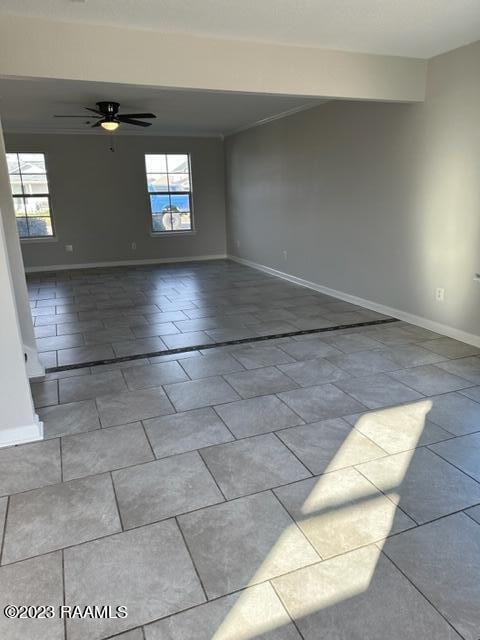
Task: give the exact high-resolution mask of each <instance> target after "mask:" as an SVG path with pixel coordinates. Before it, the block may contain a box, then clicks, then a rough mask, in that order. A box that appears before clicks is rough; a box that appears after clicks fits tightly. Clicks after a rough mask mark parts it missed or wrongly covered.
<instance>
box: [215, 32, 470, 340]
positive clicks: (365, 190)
mask: <svg viewBox="0 0 480 640" xmlns="http://www.w3.org/2000/svg"><path fill="white" fill-rule="evenodd" d="M479 68H480V43H475V44H474V45H470V46H468V47H463V48H461V49H458V50H456V51H453V52H450V53H448V54H445V55H442V56H439V57H438V58H435V59H433V60H432V61H430V63H429V68H428V87H427V97H426V101H425V103H422V104H418V105H406V104H387V103H368V102H363V103H359V102H330V103H327V104H325V105H322V106H320V107H318V108H316V109H314V110H311V111H308V112H303V113H300V114H296V115H294V116H291V117H288V118H284V119H282V120H278V121H276V122H272V123H269V124H266V125H264V126H261V127H257V128H254V129H251V130H249V131H245V132H242V133H239V134H237V135H235V136H232V137H229V138H228V139H227V140H226V167H227V217H228V224H227V228H228V242H229V251H230V253H231V254H234V255H238V256H240V257H243V258H246V259H248V260H251V261H253V262H256V263H260V264H263V265H266V266H269V267H272V268H275V269H279V270H280V271H283V272H287V273H289V274H292V275H294V276H297V277H300V278H304V279H306V280H310V281H313V282H316V283H319V284H322V285H325V286H328V287H331V288H333V289H336V290H339V291H342V292H345V293H349V294H352V295H355V296H359V297H362V298H365V299H369V300H371V301H374V302H377V303H381V304H384V305H388V306H391V307H395V308H397V309H400V310H402V311H404V312H409V313H412V314H415V315H417V316H421V317H424V318H427V319H430V320H434V321H437V322H440V323H442V324H445V325H448V326H451V327H454V328H456V329H459V330H461V331H464V332H468V333H472V334H475V335H477V336H478V335H480V313H479V310H480V307H479V300H480V283H478V282H474V281H473V277H474V274H475V272H476V271H480V251H479V249H480V115H479V114H480V82H479V75H478V69H479ZM238 243H239V246H238ZM284 250H286V251H287V259H286V260H285V259H284V256H283V251H284ZM436 287H444V288H445V296H446V298H445V301H444V302H443V303H438V302H436V301H435V297H434V292H435V288H436Z"/></svg>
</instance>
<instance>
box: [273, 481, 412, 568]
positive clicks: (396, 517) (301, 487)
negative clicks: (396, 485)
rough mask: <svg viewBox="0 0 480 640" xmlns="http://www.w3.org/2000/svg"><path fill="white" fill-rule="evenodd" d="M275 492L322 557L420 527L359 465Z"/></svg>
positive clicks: (329, 556)
mask: <svg viewBox="0 0 480 640" xmlns="http://www.w3.org/2000/svg"><path fill="white" fill-rule="evenodd" d="M275 494H276V495H277V496H278V498H279V499H280V501H281V502H282V504H283V506H284V507H285V508H286V509H287V511H288V512H289V513H290V515H291V516H292V518H293V519H294V520H295V521H296V522H297V524H298V526H299V527H300V529H301V530H302V531H303V532H304V534H305V535H306V536H307V538H308V539H309V541H310V542H311V543H312V545H313V546H314V547H315V549H316V550H317V551H318V553H319V554H320V556H321V557H322V558H331V557H332V556H335V555H338V554H340V553H345V552H346V551H351V550H352V549H357V548H358V547H362V546H364V545H366V544H370V543H372V542H377V541H379V540H383V539H384V538H387V537H388V536H389V535H391V534H393V533H398V532H400V531H404V530H405V529H409V528H411V527H414V526H415V522H414V521H413V520H411V519H410V518H409V517H408V516H406V515H405V514H404V513H402V511H400V510H399V509H397V507H396V505H395V503H394V502H393V501H392V500H389V499H388V498H387V497H386V496H384V495H382V494H381V493H380V491H378V489H377V488H376V487H375V486H374V485H372V484H371V483H370V482H369V481H368V480H366V479H365V478H364V477H363V476H362V475H361V474H360V473H359V472H358V471H356V470H355V469H343V470H341V471H334V472H333V473H327V474H326V475H324V476H322V477H320V478H308V479H307V480H302V481H301V482H295V483H294V484H290V485H288V486H286V487H280V488H279V489H275Z"/></svg>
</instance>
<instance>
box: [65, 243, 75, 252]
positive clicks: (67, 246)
mask: <svg viewBox="0 0 480 640" xmlns="http://www.w3.org/2000/svg"><path fill="white" fill-rule="evenodd" d="M65 251H68V253H72V251H73V244H66V245H65Z"/></svg>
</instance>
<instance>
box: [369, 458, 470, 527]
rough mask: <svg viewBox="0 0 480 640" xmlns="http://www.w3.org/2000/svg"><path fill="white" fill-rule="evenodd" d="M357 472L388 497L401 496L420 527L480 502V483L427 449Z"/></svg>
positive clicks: (402, 504)
mask: <svg viewBox="0 0 480 640" xmlns="http://www.w3.org/2000/svg"><path fill="white" fill-rule="evenodd" d="M357 468H358V469H359V471H360V472H361V473H363V475H364V476H365V477H366V478H368V480H370V482H373V484H374V485H375V486H376V487H378V488H379V489H380V490H381V491H383V492H384V493H386V494H387V495H388V494H393V495H398V496H399V505H400V507H401V508H402V509H403V510H404V511H405V512H406V513H407V514H408V515H409V516H410V517H411V518H413V519H414V520H415V521H416V522H418V523H420V524H421V523H424V522H428V521H429V520H433V519H434V518H439V517H441V516H445V515H447V514H449V513H453V512H454V511H459V510H460V509H465V508H467V507H470V506H473V505H474V504H477V503H479V502H480V485H479V484H478V482H475V480H472V479H471V478H469V477H468V476H466V475H465V474H464V473H462V472H461V471H458V469H455V467H452V465H450V464H448V462H445V461H444V460H442V459H441V458H439V457H438V456H437V455H435V454H434V453H432V452H431V451H428V449H425V448H421V449H415V450H413V451H407V452H404V453H397V454H395V455H392V456H388V457H387V458H381V459H379V460H373V461H372V462H367V463H365V464H362V465H359V466H358V467H357Z"/></svg>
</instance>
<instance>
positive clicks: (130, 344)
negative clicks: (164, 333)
mask: <svg viewBox="0 0 480 640" xmlns="http://www.w3.org/2000/svg"><path fill="white" fill-rule="evenodd" d="M165 349H166V347H165V344H164V342H163V340H162V339H161V338H158V337H157V336H153V337H150V338H137V339H136V340H125V341H124V342H114V343H113V350H114V351H115V356H116V357H117V358H123V357H124V356H135V355H141V354H143V353H155V352H156V351H165Z"/></svg>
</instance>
